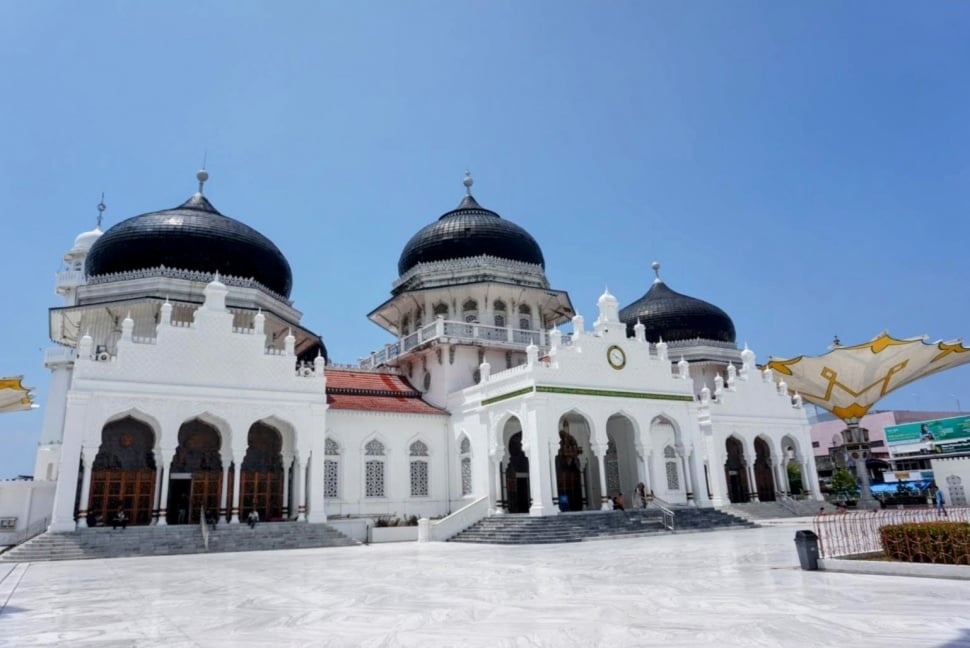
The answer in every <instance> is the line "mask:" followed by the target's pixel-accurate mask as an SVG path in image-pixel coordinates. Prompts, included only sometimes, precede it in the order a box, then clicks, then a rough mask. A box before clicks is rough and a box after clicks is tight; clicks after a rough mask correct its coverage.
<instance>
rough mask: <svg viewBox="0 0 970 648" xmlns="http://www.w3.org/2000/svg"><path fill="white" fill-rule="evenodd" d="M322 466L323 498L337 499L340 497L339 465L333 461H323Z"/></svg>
mask: <svg viewBox="0 0 970 648" xmlns="http://www.w3.org/2000/svg"><path fill="white" fill-rule="evenodd" d="M323 465H324V473H323V496H324V497H326V498H329V499H337V498H338V497H340V488H339V484H340V480H339V474H340V473H339V469H340V464H339V463H337V462H336V461H334V460H333V459H325V460H324V462H323Z"/></svg>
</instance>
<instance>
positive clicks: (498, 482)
mask: <svg viewBox="0 0 970 648" xmlns="http://www.w3.org/2000/svg"><path fill="white" fill-rule="evenodd" d="M502 458H503V455H496V456H495V458H494V459H493V460H492V463H493V464H494V465H495V490H494V493H493V498H492V503H493V505H494V511H495V515H502V514H504V513H505V508H504V507H503V506H502Z"/></svg>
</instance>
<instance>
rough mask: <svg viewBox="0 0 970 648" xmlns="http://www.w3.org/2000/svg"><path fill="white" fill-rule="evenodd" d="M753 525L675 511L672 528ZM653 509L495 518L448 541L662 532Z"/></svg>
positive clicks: (714, 514)
mask: <svg viewBox="0 0 970 648" xmlns="http://www.w3.org/2000/svg"><path fill="white" fill-rule="evenodd" d="M751 526H754V525H753V524H751V523H750V522H747V521H745V520H742V519H740V518H738V517H735V516H733V515H730V514H728V513H724V512H722V511H716V510H714V509H687V508H685V509H678V510H677V511H675V528H676V529H677V530H679V531H703V530H713V529H724V528H745V527H751ZM666 532H667V531H666V529H665V528H664V527H663V523H662V513H661V511H659V510H656V509H646V510H634V511H597V512H588V513H565V514H562V515H557V516H548V517H530V516H527V515H497V516H492V517H488V518H484V519H482V520H480V521H479V522H478V523H476V524H474V525H472V526H471V527H469V528H468V529H466V530H465V531H463V532H462V533H460V534H458V535H457V536H455V537H454V538H452V539H451V540H452V541H454V542H475V543H489V544H549V543H557V542H581V541H584V540H600V539H604V538H610V537H624V536H626V537H629V536H637V535H650V534H658V533H666Z"/></svg>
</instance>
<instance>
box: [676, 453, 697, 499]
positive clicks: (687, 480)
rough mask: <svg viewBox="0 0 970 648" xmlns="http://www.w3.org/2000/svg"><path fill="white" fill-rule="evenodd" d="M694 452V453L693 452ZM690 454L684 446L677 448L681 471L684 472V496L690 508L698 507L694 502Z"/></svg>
mask: <svg viewBox="0 0 970 648" xmlns="http://www.w3.org/2000/svg"><path fill="white" fill-rule="evenodd" d="M691 452H692V451H691ZM690 454H691V453H689V452H688V451H686V450H685V449H684V446H683V445H680V446H679V447H678V448H677V455H678V456H679V457H680V466H681V470H683V471H684V494H685V495H686V496H687V505H688V506H697V504H696V503H695V502H694V480H693V479H692V475H691V470H690V461H688V459H689V457H690Z"/></svg>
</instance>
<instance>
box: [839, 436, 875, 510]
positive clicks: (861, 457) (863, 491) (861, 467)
mask: <svg viewBox="0 0 970 648" xmlns="http://www.w3.org/2000/svg"><path fill="white" fill-rule="evenodd" d="M845 423H846V425H847V426H848V427H847V428H846V429H844V430H843V431H842V435H843V437H844V438H845V449H846V452H847V453H848V455H849V457H851V458H852V460H853V461H855V472H856V477H857V478H858V480H859V504H858V507H859V508H862V509H877V508H879V502H877V501H876V500H875V498H874V497H873V496H872V488H871V487H870V485H869V466H868V465H866V462H867V461H868V459H869V430H867V429H865V428H862V427H859V419H855V418H853V419H848V420H846V422H845Z"/></svg>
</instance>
